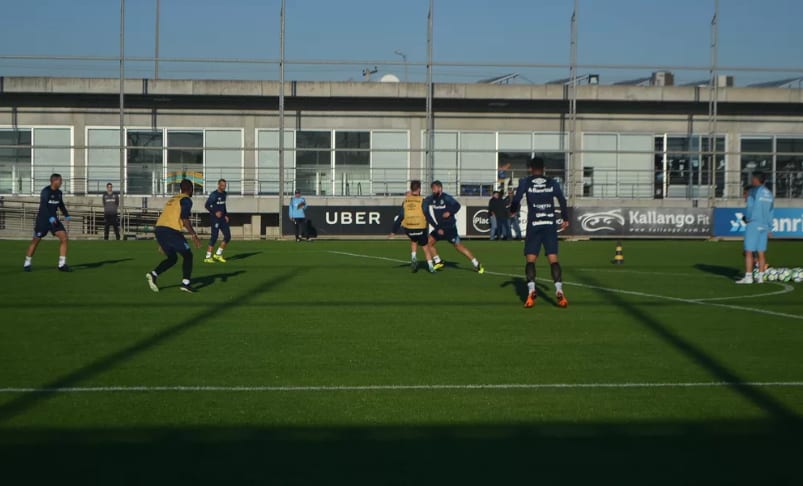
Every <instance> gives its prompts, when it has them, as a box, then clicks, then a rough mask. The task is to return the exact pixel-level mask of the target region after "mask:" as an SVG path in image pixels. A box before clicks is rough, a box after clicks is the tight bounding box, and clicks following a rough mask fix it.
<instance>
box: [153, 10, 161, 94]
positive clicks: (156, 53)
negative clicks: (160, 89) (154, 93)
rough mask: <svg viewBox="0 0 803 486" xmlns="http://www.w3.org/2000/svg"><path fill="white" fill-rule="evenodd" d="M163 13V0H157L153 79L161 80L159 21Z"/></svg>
mask: <svg viewBox="0 0 803 486" xmlns="http://www.w3.org/2000/svg"><path fill="white" fill-rule="evenodd" d="M161 11H162V2H161V0H156V28H155V29H154V30H155V36H156V39H154V52H153V79H159V30H160V28H159V23H160V22H159V21H160V17H161Z"/></svg>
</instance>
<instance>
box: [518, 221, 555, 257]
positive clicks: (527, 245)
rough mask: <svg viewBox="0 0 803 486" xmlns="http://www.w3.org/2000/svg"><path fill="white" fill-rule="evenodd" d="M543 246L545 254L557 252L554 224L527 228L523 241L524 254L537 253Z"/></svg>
mask: <svg viewBox="0 0 803 486" xmlns="http://www.w3.org/2000/svg"><path fill="white" fill-rule="evenodd" d="M542 247H543V249H544V253H546V254H547V255H557V254H558V229H557V228H555V227H554V226H552V227H549V228H541V229H534V228H532V227H530V228H528V229H527V238H526V239H525V241H524V254H525V255H538V254H540V253H541V248H542Z"/></svg>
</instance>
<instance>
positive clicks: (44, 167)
mask: <svg viewBox="0 0 803 486" xmlns="http://www.w3.org/2000/svg"><path fill="white" fill-rule="evenodd" d="M33 144H34V150H33V167H34V189H35V190H36V188H38V187H40V186H41V187H44V186H46V185H48V184H50V175H51V174H54V173H57V174H61V175H62V177H63V178H64V184H63V185H62V191H64V192H72V188H73V184H72V183H73V180H72V130H71V129H69V128H34V130H33Z"/></svg>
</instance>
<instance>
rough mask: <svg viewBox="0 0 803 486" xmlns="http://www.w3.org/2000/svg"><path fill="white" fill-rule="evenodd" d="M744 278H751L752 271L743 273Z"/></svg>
mask: <svg viewBox="0 0 803 486" xmlns="http://www.w3.org/2000/svg"><path fill="white" fill-rule="evenodd" d="M744 278H753V274H752V273H745V274H744Z"/></svg>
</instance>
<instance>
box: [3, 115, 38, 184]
mask: <svg viewBox="0 0 803 486" xmlns="http://www.w3.org/2000/svg"><path fill="white" fill-rule="evenodd" d="M31 152H32V151H31V130H25V129H5V128H4V129H0V194H19V193H23V194H24V193H29V192H31V190H32V185H31Z"/></svg>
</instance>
